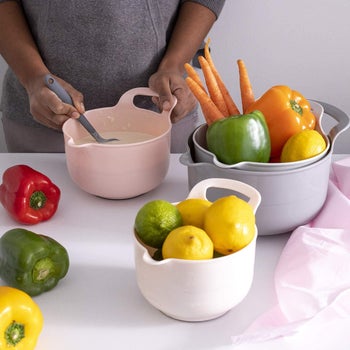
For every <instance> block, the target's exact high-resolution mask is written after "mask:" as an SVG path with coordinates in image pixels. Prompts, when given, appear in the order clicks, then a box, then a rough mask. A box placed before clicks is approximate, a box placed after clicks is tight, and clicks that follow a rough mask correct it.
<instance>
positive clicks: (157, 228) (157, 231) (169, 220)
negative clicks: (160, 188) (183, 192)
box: [135, 199, 182, 248]
mask: <svg viewBox="0 0 350 350" xmlns="http://www.w3.org/2000/svg"><path fill="white" fill-rule="evenodd" d="M181 225H182V217H181V214H180V212H179V210H178V209H177V207H176V206H175V205H173V204H172V203H170V202H167V201H165V200H162V199H156V200H153V201H150V202H148V203H146V204H145V205H144V206H143V207H142V208H141V209H140V210H139V211H138V213H137V215H136V218H135V230H136V232H137V234H138V236H139V238H140V239H141V241H142V242H143V243H145V244H147V245H149V246H151V247H154V248H161V247H162V244H163V242H164V240H165V238H166V236H167V235H168V233H169V232H170V231H171V230H173V229H174V228H176V227H179V226H181Z"/></svg>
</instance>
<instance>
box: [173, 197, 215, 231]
mask: <svg viewBox="0 0 350 350" xmlns="http://www.w3.org/2000/svg"><path fill="white" fill-rule="evenodd" d="M176 206H177V208H178V209H179V211H180V213H181V216H182V224H183V225H193V226H196V227H199V228H203V222H204V214H205V212H206V211H207V209H208V208H209V207H210V206H211V202H210V201H208V200H206V199H201V198H188V199H185V200H183V201H182V202H180V203H178V204H177V205H176Z"/></svg>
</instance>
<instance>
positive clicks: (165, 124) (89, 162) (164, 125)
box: [63, 88, 171, 199]
mask: <svg viewBox="0 0 350 350" xmlns="http://www.w3.org/2000/svg"><path fill="white" fill-rule="evenodd" d="M155 95H156V94H155V93H154V92H152V91H151V90H150V89H148V88H136V89H132V90H129V91H128V92H126V93H125V94H124V95H123V96H122V97H121V98H120V100H119V102H118V104H117V105H116V106H113V107H107V108H99V109H94V110H90V111H87V112H86V114H85V116H86V118H87V119H88V120H89V121H90V122H91V123H92V124H93V125H94V127H95V128H96V129H97V130H98V131H99V132H100V133H101V134H103V132H111V131H128V132H141V133H147V134H150V135H152V138H151V139H149V140H147V141H142V142H135V143H129V144H117V143H110V144H109V143H104V144H99V143H96V142H91V143H83V144H81V143H80V140H81V139H83V138H84V137H86V136H89V134H88V133H87V131H86V130H85V129H84V128H83V127H82V126H81V125H80V123H79V122H78V121H76V120H75V119H69V120H67V122H66V123H65V124H64V125H63V134H64V139H65V153H66V162H67V167H68V171H69V174H70V176H71V178H72V180H73V181H74V182H75V184H77V185H78V186H79V187H80V188H81V189H82V190H84V191H86V192H88V193H90V194H93V195H96V196H100V197H103V198H109V199H125V198H131V197H135V196H138V195H140V194H143V193H146V192H148V191H150V190H152V189H154V188H156V187H157V186H158V185H160V183H161V182H162V181H163V179H164V177H165V176H166V174H167V171H168V168H169V160H170V134H171V121H170V113H171V111H167V112H163V113H157V112H154V111H150V110H147V109H143V108H139V107H136V105H135V104H134V98H135V97H136V96H155Z"/></svg>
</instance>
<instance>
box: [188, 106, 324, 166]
mask: <svg viewBox="0 0 350 350" xmlns="http://www.w3.org/2000/svg"><path fill="white" fill-rule="evenodd" d="M310 105H311V110H312V112H313V113H314V115H315V117H316V119H317V124H316V130H317V131H318V132H319V133H320V134H321V135H322V136H323V138H324V140H325V142H326V148H325V149H324V150H323V151H322V152H321V153H319V154H317V155H315V156H313V157H311V158H307V159H303V160H298V161H294V162H269V161H259V162H257V161H255V162H254V161H239V162H237V163H233V164H227V163H224V162H222V161H220V160H219V159H218V157H217V156H216V155H215V154H214V153H213V152H211V151H209V150H208V145H207V131H208V125H207V124H206V123H205V124H202V125H200V126H199V127H198V128H197V129H196V130H195V131H194V133H193V135H192V138H193V147H194V157H195V159H196V161H198V162H205V163H212V164H214V165H216V166H218V167H220V168H224V169H241V170H250V171H264V172H265V171H282V170H291V169H296V168H300V167H303V166H305V165H308V164H311V163H314V162H316V161H318V160H319V159H321V158H323V157H324V156H325V155H326V154H327V152H328V151H329V148H330V142H329V138H328V137H327V135H326V133H325V131H324V129H323V127H322V119H323V113H324V109H323V107H322V105H321V104H320V103H318V102H315V101H310ZM244 148H245V150H246V149H247V148H249V145H245V146H244Z"/></svg>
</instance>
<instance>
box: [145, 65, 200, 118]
mask: <svg viewBox="0 0 350 350" xmlns="http://www.w3.org/2000/svg"><path fill="white" fill-rule="evenodd" d="M148 85H149V87H150V89H152V90H153V91H155V92H156V93H158V95H159V97H153V102H154V103H155V104H156V105H157V106H158V108H159V109H160V110H161V111H169V110H170V109H171V106H172V105H173V104H174V96H175V97H176V99H177V103H176V106H175V107H174V109H173V110H172V113H171V121H172V122H173V123H176V122H177V121H179V120H180V119H182V118H184V117H185V116H186V115H187V114H188V113H189V112H191V111H192V110H193V109H194V108H195V107H196V105H197V101H196V99H195V97H194V96H193V94H192V92H191V90H190V89H189V88H188V86H187V84H186V82H185V80H184V78H183V75H182V74H181V73H179V72H176V71H166V70H158V71H157V72H156V73H154V74H153V75H152V76H151V77H150V79H149V81H148Z"/></svg>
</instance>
